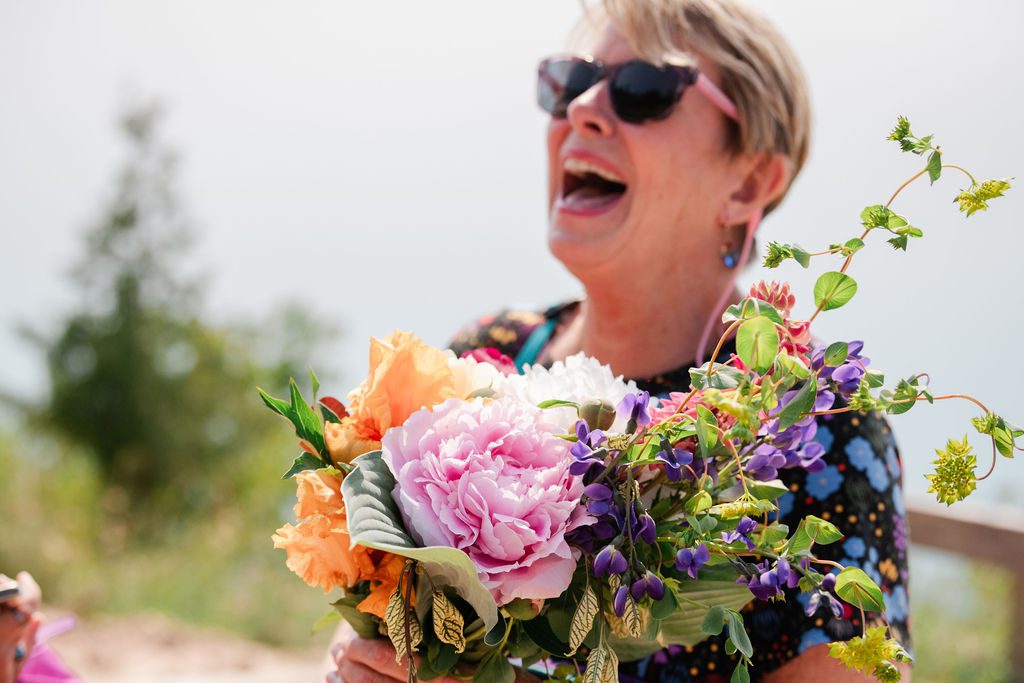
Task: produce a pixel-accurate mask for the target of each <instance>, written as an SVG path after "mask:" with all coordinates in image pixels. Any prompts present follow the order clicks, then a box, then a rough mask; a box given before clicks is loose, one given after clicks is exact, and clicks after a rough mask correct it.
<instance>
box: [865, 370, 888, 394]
mask: <svg viewBox="0 0 1024 683" xmlns="http://www.w3.org/2000/svg"><path fill="white" fill-rule="evenodd" d="M865 377H866V378H867V383H868V386H869V387H871V388H872V389H877V388H878V387H880V386H883V385H884V384H885V375H884V374H883V373H881V372H879V371H878V370H868V372H867V374H866V375H865Z"/></svg>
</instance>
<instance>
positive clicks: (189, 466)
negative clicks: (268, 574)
mask: <svg viewBox="0 0 1024 683" xmlns="http://www.w3.org/2000/svg"><path fill="white" fill-rule="evenodd" d="M159 115H160V114H159V110H158V108H157V107H155V106H145V107H138V108H135V109H133V110H132V111H130V112H129V113H128V114H127V115H126V116H125V117H124V118H123V120H122V129H123V132H124V134H125V137H126V139H127V141H128V143H129V146H130V154H129V158H128V161H127V163H126V165H125V167H124V169H123V170H122V172H121V174H120V177H119V181H118V185H117V189H116V192H115V193H114V196H113V198H112V200H111V201H110V204H109V206H107V207H106V208H105V210H104V211H103V213H102V217H101V219H100V220H99V221H97V223H96V224H95V225H94V226H93V227H91V228H90V229H89V230H88V231H87V233H86V236H85V253H84V255H83V257H82V259H81V261H80V263H79V264H78V265H77V266H76V268H75V269H74V271H73V279H74V282H75V284H76V285H77V286H78V287H79V289H80V291H81V294H82V297H83V302H82V306H81V308H80V309H79V310H78V311H76V312H74V313H73V314H72V315H70V316H68V317H67V318H66V319H65V320H64V321H63V322H62V323H61V324H60V327H59V332H58V333H57V334H55V335H54V336H52V337H49V336H46V335H40V334H36V335H34V336H35V338H36V340H37V342H38V343H39V344H40V345H41V347H42V348H43V350H44V351H45V354H46V360H47V367H48V371H49V379H50V385H51V390H50V395H49V398H48V401H47V402H46V404H45V405H43V406H41V407H39V408H37V409H36V410H34V411H32V412H33V415H32V416H33V418H34V422H35V424H38V425H41V426H43V427H47V428H50V429H52V430H55V431H56V432H57V433H59V434H62V435H64V436H66V437H69V438H70V439H71V440H73V441H74V442H76V443H79V444H81V445H83V446H85V447H86V448H87V450H88V451H89V452H91V453H92V454H94V457H95V458H96V461H97V465H98V470H99V472H100V476H101V479H102V480H103V482H104V483H105V485H106V487H107V489H108V495H107V497H106V498H107V501H108V507H109V508H110V511H111V512H114V513H116V514H118V515H120V516H121V517H122V518H123V519H126V520H130V521H131V522H133V524H132V525H131V526H136V527H137V525H138V523H142V524H143V525H145V526H149V524H148V523H149V522H159V525H160V526H162V527H166V526H167V525H168V524H171V525H173V523H174V519H173V518H174V517H176V516H178V515H180V514H181V513H187V512H189V511H192V512H209V511H211V510H212V509H213V508H214V507H216V506H217V505H218V504H230V501H231V491H232V487H233V486H234V483H233V482H234V481H235V480H238V481H240V480H241V479H242V478H241V477H232V476H231V473H232V472H237V471H238V469H239V466H240V465H243V464H244V462H245V454H246V453H247V452H251V450H253V449H254V448H255V447H256V446H257V444H258V443H259V441H260V439H262V438H263V437H265V435H266V434H267V430H268V429H273V430H277V429H279V428H280V425H279V424H276V422H274V421H273V420H271V419H268V418H269V416H268V415H267V414H266V411H265V409H264V408H263V407H262V405H260V404H259V401H258V399H257V398H256V394H255V386H256V384H257V382H261V383H264V384H266V385H267V386H275V387H282V386H283V384H284V382H285V381H287V376H288V375H290V374H295V372H296V370H297V369H298V368H305V367H307V366H306V365H305V364H306V363H309V362H310V361H312V360H313V354H314V353H315V351H316V350H317V348H318V347H319V344H320V343H321V342H323V341H324V340H325V339H327V338H328V337H329V336H331V334H332V330H331V329H329V328H327V327H325V326H324V325H323V324H322V323H320V321H319V320H318V318H317V317H316V316H314V315H312V314H311V313H309V312H308V311H306V310H304V309H302V308H301V307H297V306H287V307H284V308H282V309H280V310H278V311H277V312H276V313H275V314H274V315H273V316H272V318H271V320H269V321H267V322H265V323H263V325H260V326H254V325H240V324H236V325H223V324H222V325H212V324H209V323H207V322H206V321H204V320H203V319H202V316H201V315H200V298H201V297H200V295H201V290H202V287H201V281H200V280H199V279H198V278H196V277H194V276H191V277H190V276H187V275H185V274H184V267H185V263H184V257H185V256H186V255H187V251H188V247H189V245H190V243H191V240H190V230H189V228H188V224H187V221H186V219H185V217H184V215H183V213H182V211H181V210H180V208H179V202H178V200H177V197H176V195H175V192H174V172H175V167H176V159H175V156H174V155H173V154H172V153H171V152H170V151H168V150H167V149H166V148H165V147H164V146H163V145H162V144H161V143H160V141H159V139H158V136H157V127H158V122H159ZM261 330H271V331H273V334H269V333H267V334H264V335H263V336H261ZM261 349H262V350H261ZM298 359H302V361H301V362H300V361H299V360H298ZM287 460H288V457H287V454H282V457H281V463H282V470H283V469H284V468H285V466H286V464H287ZM181 521H183V522H184V521H185V520H184V519H182V520H181Z"/></svg>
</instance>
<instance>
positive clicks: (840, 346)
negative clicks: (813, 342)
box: [825, 341, 850, 368]
mask: <svg viewBox="0 0 1024 683" xmlns="http://www.w3.org/2000/svg"><path fill="white" fill-rule="evenodd" d="M849 356H850V345H849V344H847V343H846V342H841V341H839V342H835V343H833V344H829V346H828V348H827V349H825V365H827V366H829V367H833V368H834V367H838V366H840V365H842V364H843V363H845V362H846V359H847V358H848V357H849Z"/></svg>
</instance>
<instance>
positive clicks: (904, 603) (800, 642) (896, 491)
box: [450, 302, 910, 683]
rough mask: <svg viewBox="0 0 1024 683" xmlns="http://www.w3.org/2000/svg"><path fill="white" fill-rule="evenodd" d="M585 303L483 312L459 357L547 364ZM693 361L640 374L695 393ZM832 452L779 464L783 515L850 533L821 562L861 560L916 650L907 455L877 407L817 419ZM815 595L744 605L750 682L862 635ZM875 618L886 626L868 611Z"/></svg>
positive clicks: (717, 664)
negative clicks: (479, 354) (808, 467)
mask: <svg viewBox="0 0 1024 683" xmlns="http://www.w3.org/2000/svg"><path fill="white" fill-rule="evenodd" d="M578 303H579V302H569V303H565V304H559V305H557V306H553V307H551V308H549V309H547V310H546V311H543V312H533V311H516V310H505V311H502V312H501V313H499V314H496V315H490V316H486V317H484V318H481V319H480V320H478V321H476V322H475V323H473V324H471V325H468V326H467V327H465V328H463V329H462V330H460V331H459V333H458V334H457V335H456V337H455V338H454V339H453V341H452V342H451V344H450V347H451V349H452V350H453V351H454V352H455V353H456V354H458V355H461V354H462V353H464V352H466V351H470V350H473V349H477V348H489V347H490V348H496V349H498V350H499V351H501V352H502V353H504V354H506V355H508V356H509V357H511V358H515V359H517V361H518V362H520V363H521V362H523V361H524V360H526V361H528V362H533V361H534V360H536V362H540V363H542V364H544V365H549V364H550V359H546V358H545V356H544V354H543V345H544V342H546V341H547V339H548V338H550V336H551V334H552V332H553V331H554V329H555V328H556V326H557V325H558V324H559V323H560V321H562V320H563V319H564V318H565V317H566V316H567V314H569V313H571V311H572V309H573V308H574V307H575V306H577V305H578ZM729 352H730V349H729V348H726V349H724V350H723V355H724V357H720V358H719V360H720V361H724V360H726V359H727V357H728V354H729ZM689 369H690V368H689V367H688V366H686V367H681V368H678V369H676V370H673V371H671V372H667V373H664V374H662V375H658V376H656V377H634V378H632V379H633V380H634V381H636V383H637V385H638V386H639V388H640V389H643V390H646V391H649V392H650V393H651V395H652V396H662V397H664V396H667V395H668V394H669V392H673V391H679V392H685V391H688V390H689V386H690V377H689ZM815 440H816V441H818V442H819V443H820V444H821V445H822V446H823V447H824V449H825V451H826V453H825V456H824V458H823V460H824V461H825V463H826V466H825V468H824V469H822V470H821V471H819V472H815V473H808V472H806V471H805V470H802V469H785V470H781V471H780V475H779V476H780V478H781V479H782V481H783V482H784V483H785V484H786V485H787V486H788V487H789V490H790V492H789V493H787V494H785V495H783V496H782V498H780V499H779V506H780V521H781V522H782V523H784V524H788V525H789V527H790V528H791V529H794V528H796V524H797V523H798V522H799V520H800V519H802V518H803V517H805V516H807V515H816V516H818V517H821V518H822V519H826V520H829V521H831V522H832V523H833V524H836V525H837V526H838V527H839V528H840V530H841V531H842V532H843V533H844V534H845V537H844V538H843V539H842V540H840V541H839V542H837V543H834V544H832V545H827V546H818V547H816V549H815V550H816V551H817V554H818V556H819V557H820V558H821V559H827V560H833V561H836V562H839V563H840V564H842V565H844V566H855V567H860V568H861V569H863V570H864V572H866V573H867V575H868V576H870V577H871V578H872V579H874V580H875V581H876V582H877V583H878V585H879V586H881V588H882V591H883V593H884V594H885V603H886V609H887V614H886V616H887V617H888V619H889V622H890V625H891V627H892V630H893V635H894V636H895V637H896V638H897V639H898V640H899V641H900V642H901V643H902V644H903V645H904V646H905V647H907V648H908V650H909V649H910V630H909V626H910V613H909V612H910V611H909V605H908V602H909V600H908V594H907V579H908V571H907V543H908V540H907V524H906V510H905V508H904V502H903V487H902V471H903V467H902V462H901V460H900V455H899V451H898V450H897V448H896V443H895V439H894V438H893V434H892V432H891V430H890V428H889V425H888V423H887V422H886V421H885V419H884V418H883V417H881V416H880V415H878V414H867V415H865V414H858V413H852V412H851V413H840V414H837V415H826V416H822V417H820V418H819V421H818V430H817V433H816V435H815ZM809 596H810V594H806V595H805V594H801V593H800V592H799V591H798V590H793V591H789V592H788V594H787V599H786V601H785V602H781V601H777V602H761V601H755V602H752V603H751V604H749V605H748V606H747V607H746V608H744V620H745V622H746V624H747V628H748V630H749V631H750V637H751V642H752V643H753V646H754V657H753V664H754V666H753V667H752V668H751V669H750V674H751V680H752V681H757V680H760V679H761V678H762V677H763V676H764V675H765V674H767V673H769V672H771V671H773V670H775V669H777V668H779V667H780V666H782V665H783V664H785V663H786V662H788V661H789V660H791V659H793V658H795V657H797V656H799V655H800V654H801V653H803V652H805V651H806V650H808V649H809V648H811V647H814V646H815V645H820V644H822V643H826V642H829V641H832V640H845V639H849V638H851V637H854V636H857V635H860V634H861V615H860V613H859V612H853V611H851V610H850V609H849V607H848V606H847V612H846V613H845V614H844V615H843V617H842V618H836V617H835V616H833V614H832V612H831V611H830V610H829V609H828V607H827V606H825V605H824V604H823V605H822V606H821V609H819V610H818V611H817V612H816V613H814V614H812V615H810V616H808V615H807V614H806V613H805V612H806V609H807V601H808V598H809ZM867 619H868V621H869V625H874V624H876V623H880V622H879V619H878V616H877V615H873V614H870V613H869V614H868V615H867ZM735 665H736V657H735V655H733V656H730V655H728V654H727V653H726V650H725V637H724V636H718V637H713V638H710V639H708V640H705V641H704V642H702V643H700V644H698V645H696V646H694V647H683V646H673V647H670V648H668V649H666V650H663V651H661V652H659V653H657V654H655V655H653V656H651V657H649V658H647V659H644V660H640V661H638V662H625V663H622V664H621V665H620V667H619V680H620V681H624V682H629V681H655V682H663V683H670V682H671V683H718V682H722V683H725V682H727V681H729V678H730V676H731V675H732V671H733V669H734V668H735Z"/></svg>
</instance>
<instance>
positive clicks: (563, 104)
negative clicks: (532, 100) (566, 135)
mask: <svg viewBox="0 0 1024 683" xmlns="http://www.w3.org/2000/svg"><path fill="white" fill-rule="evenodd" d="M597 73H598V68H597V67H596V66H595V65H594V64H591V63H590V62H586V61H583V60H581V59H553V60H548V61H545V62H543V63H542V64H541V66H540V72H539V73H538V79H537V103H538V104H540V108H541V109H543V110H544V111H546V112H548V113H549V114H551V115H553V116H565V112H566V110H567V109H568V108H569V103H570V102H572V101H573V100H574V99H576V98H577V97H579V96H580V95H582V94H583V93H584V92H586V91H587V90H588V89H589V88H590V86H592V85H593V84H594V81H595V80H596V78H597Z"/></svg>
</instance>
